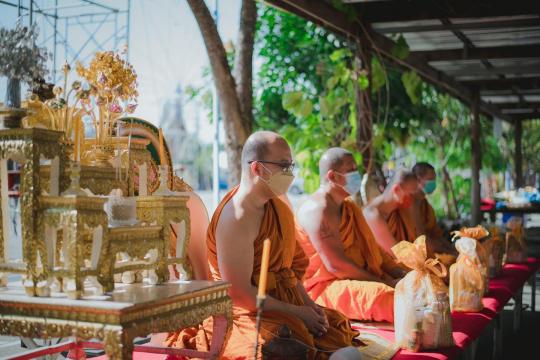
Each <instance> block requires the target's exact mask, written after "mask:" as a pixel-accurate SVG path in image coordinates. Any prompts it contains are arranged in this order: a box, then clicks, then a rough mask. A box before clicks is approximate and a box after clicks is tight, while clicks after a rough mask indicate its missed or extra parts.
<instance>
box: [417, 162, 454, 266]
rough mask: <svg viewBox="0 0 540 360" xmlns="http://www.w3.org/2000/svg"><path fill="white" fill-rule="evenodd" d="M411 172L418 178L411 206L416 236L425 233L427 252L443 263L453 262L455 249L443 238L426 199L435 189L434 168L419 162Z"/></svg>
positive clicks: (435, 177)
mask: <svg viewBox="0 0 540 360" xmlns="http://www.w3.org/2000/svg"><path fill="white" fill-rule="evenodd" d="M412 172H413V173H414V174H415V175H416V179H417V180H418V190H417V191H416V194H415V199H414V202H413V206H412V208H413V214H414V219H415V226H416V236H417V237H418V236H420V235H426V237H427V244H428V252H431V253H438V254H439V257H440V258H441V259H444V260H445V261H443V262H445V263H448V262H451V263H453V262H454V261H455V258H456V256H457V252H456V249H455V247H454V246H453V245H452V243H451V242H450V241H449V240H448V239H445V238H444V231H443V230H442V229H441V228H440V226H439V225H438V224H437V217H436V216H435V210H434V209H433V207H432V206H431V204H430V203H429V201H428V200H427V195H430V194H432V193H433V192H434V191H435V189H436V180H437V174H436V173H435V168H434V167H433V166H432V165H431V164H429V163H427V162H419V163H416V164H415V165H414V166H413V168H412ZM452 260H453V261H452Z"/></svg>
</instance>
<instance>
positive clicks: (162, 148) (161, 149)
mask: <svg viewBox="0 0 540 360" xmlns="http://www.w3.org/2000/svg"><path fill="white" fill-rule="evenodd" d="M159 161H160V162H161V163H162V164H164V163H165V146H164V145H163V130H162V129H161V128H159Z"/></svg>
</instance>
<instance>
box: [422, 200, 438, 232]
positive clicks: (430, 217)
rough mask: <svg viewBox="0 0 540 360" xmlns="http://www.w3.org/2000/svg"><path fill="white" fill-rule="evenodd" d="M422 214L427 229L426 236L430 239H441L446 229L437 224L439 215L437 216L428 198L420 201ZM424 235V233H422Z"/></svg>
mask: <svg viewBox="0 0 540 360" xmlns="http://www.w3.org/2000/svg"><path fill="white" fill-rule="evenodd" d="M420 216H421V219H422V221H423V222H424V228H425V230H426V234H425V235H426V236H427V237H428V239H437V240H438V239H440V238H442V237H443V236H444V231H443V230H442V229H441V228H440V226H439V224H437V217H436V216H435V210H433V207H432V206H431V204H430V203H429V201H427V199H426V198H424V199H422V200H421V202H420ZM420 235H422V234H420Z"/></svg>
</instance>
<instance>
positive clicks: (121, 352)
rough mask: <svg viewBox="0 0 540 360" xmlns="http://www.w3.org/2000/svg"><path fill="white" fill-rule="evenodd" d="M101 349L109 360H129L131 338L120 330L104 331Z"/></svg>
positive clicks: (131, 346)
mask: <svg viewBox="0 0 540 360" xmlns="http://www.w3.org/2000/svg"><path fill="white" fill-rule="evenodd" d="M103 347H104V350H105V354H106V355H107V356H108V357H109V359H110V360H131V359H132V356H133V337H132V336H130V335H129V334H128V333H127V332H126V331H125V330H122V329H114V330H112V329H111V330H105V334H104V339H103Z"/></svg>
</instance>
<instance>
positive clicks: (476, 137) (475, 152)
mask: <svg viewBox="0 0 540 360" xmlns="http://www.w3.org/2000/svg"><path fill="white" fill-rule="evenodd" d="M479 101H480V100H479V95H478V93H476V94H475V95H474V99H473V103H472V109H471V112H472V119H471V151H472V156H471V182H472V186H471V226H476V225H477V224H480V222H481V221H482V212H481V211H480V169H481V168H482V145H481V140H480V136H481V131H482V130H481V126H480V113H479V105H478V103H479Z"/></svg>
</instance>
